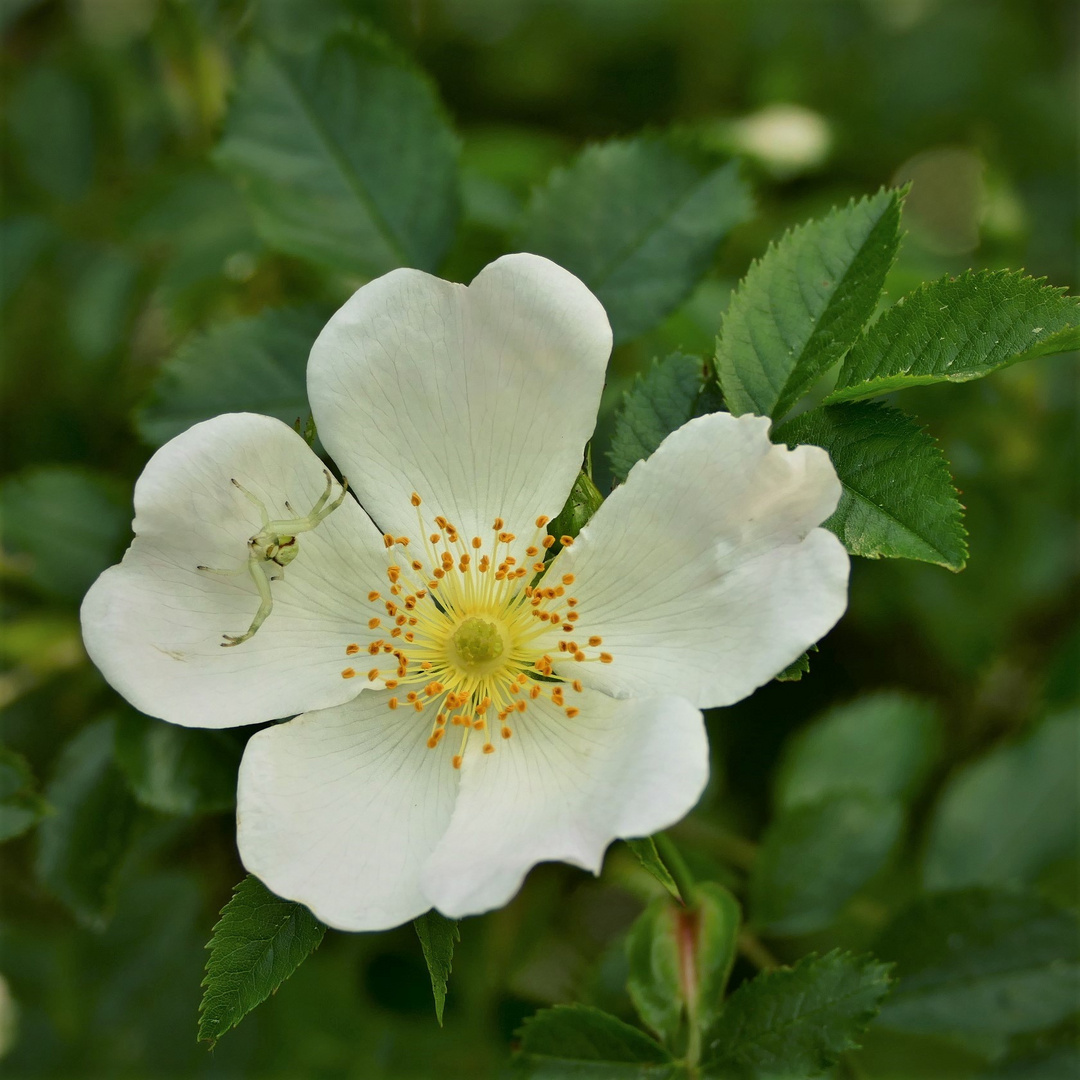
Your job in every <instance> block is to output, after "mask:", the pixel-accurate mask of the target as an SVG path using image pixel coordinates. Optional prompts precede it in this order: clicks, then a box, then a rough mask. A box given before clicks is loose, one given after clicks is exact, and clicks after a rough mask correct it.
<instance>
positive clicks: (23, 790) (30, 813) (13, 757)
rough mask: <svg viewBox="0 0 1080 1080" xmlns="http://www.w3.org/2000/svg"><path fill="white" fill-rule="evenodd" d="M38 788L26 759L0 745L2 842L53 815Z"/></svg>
mask: <svg viewBox="0 0 1080 1080" xmlns="http://www.w3.org/2000/svg"><path fill="white" fill-rule="evenodd" d="M35 788H36V784H35V783H34V774H33V773H32V772H31V771H30V766H29V765H28V764H27V762H26V758H24V757H23V756H22V754H17V753H15V751H14V750H9V749H8V748H7V747H6V746H0V843H3V841H5V840H12V839H14V838H15V837H16V836H22V834H23V833H25V832H27V831H28V830H29V829H30V828H32V827H33V826H34V825H36V824H37V823H38V822H39V821H40V820H41V819H42V818H43V817H44V816H45V815H46V814H47V813H49V810H50V807H49V804H48V803H47V802H46V801H45V800H44V799H43V798H42V797H41V796H40V795H38V793H37V791H36V790H35Z"/></svg>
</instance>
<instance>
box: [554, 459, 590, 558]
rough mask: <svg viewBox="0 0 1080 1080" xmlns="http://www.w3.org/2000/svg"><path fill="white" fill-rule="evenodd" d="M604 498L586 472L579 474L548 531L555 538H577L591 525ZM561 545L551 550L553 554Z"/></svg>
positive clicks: (556, 545)
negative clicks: (591, 519)
mask: <svg viewBox="0 0 1080 1080" xmlns="http://www.w3.org/2000/svg"><path fill="white" fill-rule="evenodd" d="M603 501H604V496H603V495H601V494H600V492H599V491H598V490H597V487H596V485H595V484H594V483H593V482H592V477H590V476H589V474H588V473H586V472H580V473H578V477H577V479H576V480H575V481H574V486H573V487H572V488H571V489H570V494H569V496H568V497H567V500H566V505H565V506H563V508H562V509H561V510H560V511H559V514H558V516H557V517H556V518H555V519H554V520H553V521H551V522H549V523H548V527H547V531H548V532H549V533H550V534H551V535H552V536H554V537H560V536H571V537H573V536H577V534H578V533H579V532H581V530H582V529H584V528H585V526H586V525H587V524H588V523H589V519H590V518H591V517H592V516H593V514H595V513H596V511H597V510H599V509H600V504H601V503H602V502H603ZM559 548H560V545H559V544H555V545H554V546H553V547H552V548H551V552H550V553H551V554H552V555H555V554H557V553H558V551H559Z"/></svg>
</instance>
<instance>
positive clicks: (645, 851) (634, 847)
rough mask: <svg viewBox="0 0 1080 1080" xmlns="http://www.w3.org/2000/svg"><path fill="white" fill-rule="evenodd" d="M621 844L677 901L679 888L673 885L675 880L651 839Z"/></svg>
mask: <svg viewBox="0 0 1080 1080" xmlns="http://www.w3.org/2000/svg"><path fill="white" fill-rule="evenodd" d="M623 843H624V844H626V846H627V847H628V848H629V849H630V850H631V851H632V852H633V853H634V854H635V855H636V856H637V857H638V861H639V862H640V863H641V865H642V866H644V867H645V869H646V870H648V872H649V873H650V874H652V876H653V877H654V878H656V880H657V881H658V882H660V884H661V885H663V886H664V888H665V889H667V891H668V892H669V893H671V895H672V896H673V897H674V898H675V899H676V900H678V899H679V886H678V885H676V884H675V879H674V878H673V877H672V876H671V874H670V872H669V871H668V868H667V867H666V866H665V865H664V860H663V859H661V858H660V853H659V852H658V851H657V850H656V843H655V841H654V840H653V838H652V837H651V836H643V837H640V838H639V839H636V840H624V841H623Z"/></svg>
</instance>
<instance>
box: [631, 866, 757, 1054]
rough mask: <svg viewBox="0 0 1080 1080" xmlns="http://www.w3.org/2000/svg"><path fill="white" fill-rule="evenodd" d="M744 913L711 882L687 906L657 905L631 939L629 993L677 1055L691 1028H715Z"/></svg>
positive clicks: (697, 889)
mask: <svg viewBox="0 0 1080 1080" xmlns="http://www.w3.org/2000/svg"><path fill="white" fill-rule="evenodd" d="M740 921H741V913H740V911H739V905H738V903H737V901H736V900H735V898H734V897H733V896H732V895H731V893H729V892H728V891H727V889H725V888H724V887H723V886H721V885H716V884H713V883H711V882H706V883H704V884H702V885H699V886H696V887H695V889H694V896H693V903H692V904H691V905H690V906H684V905H683V904H681V903H678V902H674V901H672V900H670V899H668V898H667V897H659V898H658V899H656V900H654V901H653V902H652V903H651V904H650V905H649V906H648V907H647V908H646V909H645V911H644V912H642V914H641V915H640V916H639V917H638V918H637V920H636V921H635V922H634V925H633V926H632V927H631V928H630V933H629V935H628V936H627V939H626V955H627V960H628V962H629V968H630V973H629V977H628V980H627V985H626V988H627V990H628V991H629V993H630V999H631V1000H632V1001H633V1003H634V1007H635V1008H636V1009H637V1011H638V1014H639V1015H640V1017H641V1019H642V1020H643V1021H644V1022H645V1024H646V1025H647V1026H648V1027H650V1028H652V1030H653V1031H655V1032H656V1034H657V1035H659V1036H660V1038H661V1039H662V1040H663V1042H664V1044H665V1046H667V1047H668V1048H669V1049H671V1050H673V1051H677V1050H679V1049H680V1048H682V1047H683V1046H685V1045H687V1040H688V1038H689V1032H690V1029H691V1028H696V1029H698V1030H701V1029H704V1028H707V1027H709V1026H711V1025H712V1023H713V1021H715V1019H716V1017H717V1016H718V1015H719V1012H720V1008H721V1005H722V1002H723V998H724V987H725V986H726V985H727V981H728V977H729V976H730V975H731V967H732V964H733V963H734V962H735V953H736V939H737V937H738V933H739V923H740Z"/></svg>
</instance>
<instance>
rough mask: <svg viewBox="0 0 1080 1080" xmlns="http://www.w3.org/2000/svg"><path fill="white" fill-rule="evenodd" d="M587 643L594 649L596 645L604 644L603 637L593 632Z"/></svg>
mask: <svg viewBox="0 0 1080 1080" xmlns="http://www.w3.org/2000/svg"><path fill="white" fill-rule="evenodd" d="M589 644H590V645H591V646H592V647H593V648H594V649H595V648H596V646H597V645H603V644H604V639H603V638H602V637H597V636H596V635H595V634H594V635H593V636H592V637H591V638H589Z"/></svg>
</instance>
